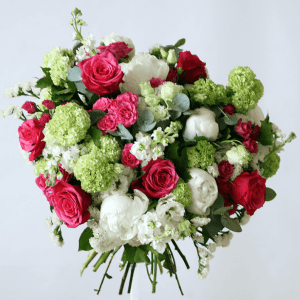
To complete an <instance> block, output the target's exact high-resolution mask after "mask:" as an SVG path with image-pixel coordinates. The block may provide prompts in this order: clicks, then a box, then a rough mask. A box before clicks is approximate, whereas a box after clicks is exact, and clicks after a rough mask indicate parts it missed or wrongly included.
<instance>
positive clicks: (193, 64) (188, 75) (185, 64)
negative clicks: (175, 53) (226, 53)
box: [176, 51, 207, 84]
mask: <svg viewBox="0 0 300 300" xmlns="http://www.w3.org/2000/svg"><path fill="white" fill-rule="evenodd" d="M205 65H206V63H204V62H202V61H201V60H200V59H199V57H198V56H197V55H193V54H191V52H190V51H184V52H179V58H178V63H177V66H176V67H177V68H180V67H181V68H182V69H183V71H184V72H183V73H182V74H181V75H180V76H179V79H180V80H183V81H184V83H185V84H187V83H190V84H192V83H194V82H195V81H197V80H198V79H199V78H200V77H201V76H204V77H205V78H206V77H207V74H206V71H205Z"/></svg>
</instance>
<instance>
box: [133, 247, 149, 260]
mask: <svg viewBox="0 0 300 300" xmlns="http://www.w3.org/2000/svg"><path fill="white" fill-rule="evenodd" d="M147 254H148V251H145V250H144V249H143V248H141V246H139V247H136V251H135V254H134V262H136V263H141V262H145V263H150V259H149V257H148V256H147Z"/></svg>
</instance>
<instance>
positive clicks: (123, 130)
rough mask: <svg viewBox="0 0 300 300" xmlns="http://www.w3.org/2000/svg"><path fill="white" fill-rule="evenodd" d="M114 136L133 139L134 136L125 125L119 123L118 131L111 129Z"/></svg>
mask: <svg viewBox="0 0 300 300" xmlns="http://www.w3.org/2000/svg"><path fill="white" fill-rule="evenodd" d="M109 133H110V134H111V135H113V136H119V137H120V138H121V139H122V140H132V139H133V136H132V135H131V133H130V132H129V131H128V130H127V129H126V128H125V127H124V125H123V124H118V130H117V131H109Z"/></svg>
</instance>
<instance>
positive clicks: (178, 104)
mask: <svg viewBox="0 0 300 300" xmlns="http://www.w3.org/2000/svg"><path fill="white" fill-rule="evenodd" d="M189 109H190V99H189V97H188V96H187V95H185V94H178V95H176V96H175V97H174V98H173V110H175V111H179V112H185V111H187V110H189Z"/></svg>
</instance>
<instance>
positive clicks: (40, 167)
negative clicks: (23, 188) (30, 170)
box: [34, 158, 47, 176]
mask: <svg viewBox="0 0 300 300" xmlns="http://www.w3.org/2000/svg"><path fill="white" fill-rule="evenodd" d="M46 168H47V160H46V159H45V158H40V159H39V160H38V161H37V162H36V164H35V166H34V174H35V175H36V176H39V175H40V174H44V173H45V170H46Z"/></svg>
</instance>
